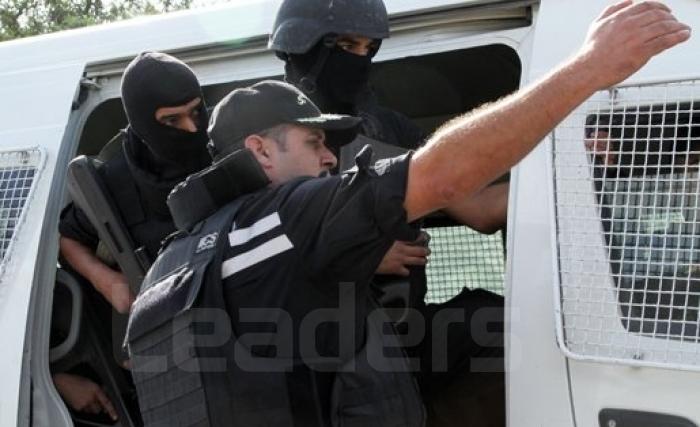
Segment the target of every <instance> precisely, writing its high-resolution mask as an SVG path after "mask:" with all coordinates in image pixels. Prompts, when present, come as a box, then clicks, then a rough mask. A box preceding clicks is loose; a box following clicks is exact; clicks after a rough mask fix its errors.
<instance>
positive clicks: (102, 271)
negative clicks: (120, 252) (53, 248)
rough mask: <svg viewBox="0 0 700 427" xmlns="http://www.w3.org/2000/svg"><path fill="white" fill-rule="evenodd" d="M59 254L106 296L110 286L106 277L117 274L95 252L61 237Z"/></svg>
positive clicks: (74, 241)
mask: <svg viewBox="0 0 700 427" xmlns="http://www.w3.org/2000/svg"><path fill="white" fill-rule="evenodd" d="M60 247H61V254H62V255H63V257H64V258H65V259H66V261H67V262H68V264H70V266H71V267H73V269H74V270H75V271H76V272H78V274H80V275H81V276H83V277H85V278H86V279H87V280H88V281H89V282H90V283H92V285H93V286H94V287H95V289H97V290H98V291H99V292H100V293H101V294H102V295H104V296H107V295H108V293H109V292H110V286H109V284H108V283H107V280H106V279H107V278H109V277H112V276H114V275H115V274H118V272H116V271H115V270H113V269H111V268H110V267H109V266H107V265H106V264H105V263H103V262H102V261H101V260H100V259H99V258H97V256H95V254H94V253H93V252H92V251H91V250H90V248H88V247H87V246H85V245H83V244H82V243H80V242H78V241H76V240H73V239H70V238H68V237H61V240H60Z"/></svg>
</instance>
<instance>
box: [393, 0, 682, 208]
mask: <svg viewBox="0 0 700 427" xmlns="http://www.w3.org/2000/svg"><path fill="white" fill-rule="evenodd" d="M689 37H690V28H689V27H688V26H686V25H684V24H682V23H680V22H678V21H677V20H676V19H675V18H674V17H673V15H672V14H671V11H670V9H669V8H668V7H667V6H666V5H664V4H663V3H660V2H656V1H645V2H641V3H633V2H632V1H631V0H627V1H623V2H620V3H617V4H615V5H613V6H610V7H608V8H607V9H606V10H605V11H604V12H603V13H602V14H601V15H600V17H599V18H598V19H597V20H596V21H595V22H594V23H593V24H592V26H591V28H590V30H589V33H588V36H587V38H586V41H585V43H584V45H583V47H582V48H581V50H580V51H579V52H578V53H577V54H576V55H575V56H574V57H573V58H572V59H570V60H569V61H567V62H566V63H564V64H563V65H561V66H560V67H558V68H557V69H556V70H554V71H553V72H552V73H550V74H549V75H547V76H546V77H544V78H543V79H542V80H540V81H539V82H538V83H535V84H533V85H531V86H530V87H528V88H526V89H524V90H521V91H519V92H518V93H515V94H513V95H511V96H509V97H507V98H505V99H503V100H501V101H499V102H497V103H495V104H492V105H488V106H485V107H483V108H481V109H479V110H477V111H476V112H474V113H470V114H468V115H466V116H463V117H460V118H457V119H455V120H453V121H451V122H449V123H447V124H446V125H445V126H443V127H442V128H441V129H439V130H438V131H437V132H436V133H435V135H433V137H432V138H431V139H430V141H429V142H428V143H427V144H426V145H425V146H424V147H423V148H421V149H420V150H419V151H418V152H417V153H416V154H415V156H414V157H413V159H412V161H411V165H410V168H409V176H408V187H407V190H406V199H405V201H404V207H405V208H406V212H407V214H408V219H409V220H415V219H417V218H420V217H422V216H424V215H426V214H428V213H430V212H433V211H435V210H438V209H443V208H445V207H447V206H451V205H454V204H455V203H457V202H458V201H459V200H460V199H463V198H464V197H467V196H469V195H471V194H474V193H475V192H477V191H479V190H480V189H481V188H483V187H484V186H485V185H486V184H488V183H489V182H491V181H492V180H494V179H495V178H496V177H498V176H500V175H502V174H503V173H505V172H506V171H507V170H508V169H509V168H510V167H512V166H513V165H514V164H515V163H517V162H518V161H519V160H520V159H522V158H523V157H525V155H527V153H529V152H530V151H531V150H532V149H533V148H534V147H535V146H536V145H537V144H538V143H539V141H541V140H542V138H544V136H545V135H546V134H547V133H549V132H550V131H551V130H552V129H553V128H554V126H556V125H557V123H559V122H560V121H561V120H563V119H564V118H565V117H566V116H567V115H568V114H569V113H570V112H571V111H572V110H573V109H574V108H576V107H577V106H578V105H579V104H581V103H582V102H584V101H585V100H586V99H587V98H588V97H590V96H591V95H592V94H593V93H594V92H595V91H596V90H600V89H604V88H607V87H610V86H612V85H614V84H617V83H619V82H620V81H622V80H624V79H625V78H627V77H628V76H630V75H631V74H633V73H634V72H636V71H637V70H639V69H640V68H641V67H642V66H643V65H644V64H646V63H647V62H648V61H649V60H650V59H651V58H652V57H653V56H655V55H657V54H658V53H660V52H663V51H664V50H666V49H669V48H671V47H673V46H675V45H677V44H679V43H681V42H683V41H685V40H687V39H688V38H689Z"/></svg>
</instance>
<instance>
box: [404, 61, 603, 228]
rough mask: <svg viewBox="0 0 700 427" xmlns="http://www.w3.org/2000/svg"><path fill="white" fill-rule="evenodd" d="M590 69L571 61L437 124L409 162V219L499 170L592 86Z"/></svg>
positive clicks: (454, 199)
mask: <svg viewBox="0 0 700 427" xmlns="http://www.w3.org/2000/svg"><path fill="white" fill-rule="evenodd" d="M590 74H591V73H589V72H587V71H586V68H585V67H584V66H582V65H581V64H579V63H577V62H575V61H571V62H570V63H568V64H566V65H565V66H563V67H560V68H559V69H558V70H557V71H555V72H553V73H552V74H550V75H548V76H547V77H545V78H544V79H542V80H541V81H540V82H539V83H537V84H534V85H532V86H531V87H529V88H527V89H525V90H523V91H521V92H518V93H516V94H513V95H511V96H509V97H507V98H505V99H503V100H501V101H499V102H497V103H495V104H491V105H488V106H485V107H483V108H481V109H479V110H478V111H476V112H474V113H470V114H468V115H466V116H463V117H461V118H458V119H455V120H453V121H452V122H450V123H448V124H447V125H445V126H444V127H442V128H441V129H439V130H438V131H437V132H436V133H435V135H433V137H432V138H431V139H430V141H429V142H428V144H426V146H425V147H423V148H422V149H420V150H419V151H418V152H417V153H416V154H415V156H414V158H413V161H412V162H411V165H410V168H409V178H408V180H409V184H408V189H409V191H408V194H407V196H406V203H405V207H406V210H407V212H408V215H409V219H410V220H413V219H416V218H419V217H421V216H423V215H425V214H428V213H430V212H432V211H434V210H437V209H442V208H446V207H448V206H451V205H456V204H459V203H460V200H463V199H464V198H466V197H469V196H471V195H473V194H474V193H476V192H477V191H479V190H480V189H481V188H483V186H485V185H486V184H488V183H489V182H491V181H493V180H494V179H496V178H497V177H499V176H500V175H502V174H504V173H505V172H506V171H507V170H508V169H510V168H511V167H512V166H513V165H514V164H515V163H516V162H517V161H519V160H520V159H521V158H523V157H524V156H525V155H526V154H527V153H528V152H529V151H531V150H532V149H533V148H534V147H535V145H537V143H539V141H540V140H542V138H543V137H544V136H545V135H546V134H547V133H548V132H549V131H550V130H551V129H552V128H553V127H554V126H555V125H556V124H557V123H558V122H560V121H561V120H562V119H563V118H564V117H566V115H568V114H569V113H570V112H571V111H572V110H573V109H574V108H575V107H576V106H577V105H578V104H580V103H581V102H583V101H584V100H585V99H587V98H588V97H589V96H590V95H591V94H592V93H593V92H594V91H595V88H596V86H595V83H594V82H593V81H592V80H591V79H590V78H589V77H588V76H589V75H590ZM414 189H415V190H416V191H413V192H412V190H414Z"/></svg>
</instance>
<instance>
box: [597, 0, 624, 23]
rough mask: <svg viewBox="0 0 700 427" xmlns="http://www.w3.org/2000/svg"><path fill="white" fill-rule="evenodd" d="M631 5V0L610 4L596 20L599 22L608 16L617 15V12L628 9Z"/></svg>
mask: <svg viewBox="0 0 700 427" xmlns="http://www.w3.org/2000/svg"><path fill="white" fill-rule="evenodd" d="M631 4H632V0H625V1H621V2H619V3H615V4H612V5H610V6H608V7H606V8H605V10H603V13H601V14H600V16H599V17H598V19H597V20H598V21H599V20H601V19H605V18H607V17H608V16H611V15H613V14H614V13H617V12H618V11H620V10H622V9H624V8H626V7H629V6H630V5H631Z"/></svg>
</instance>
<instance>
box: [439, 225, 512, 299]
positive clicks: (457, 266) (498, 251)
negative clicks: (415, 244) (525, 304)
mask: <svg viewBox="0 0 700 427" xmlns="http://www.w3.org/2000/svg"><path fill="white" fill-rule="evenodd" d="M428 233H430V236H431V239H430V249H431V251H432V254H431V255H430V263H429V264H428V267H427V275H428V293H427V295H426V298H425V299H426V302H428V303H440V302H444V301H447V300H448V299H450V298H452V297H453V296H455V295H457V294H458V293H459V292H460V291H461V290H462V289H463V288H464V287H467V288H470V289H475V288H482V289H487V290H489V291H492V292H496V293H498V294H501V295H502V294H503V273H504V263H503V256H504V252H503V240H502V236H501V233H500V232H498V233H496V234H492V235H485V234H481V233H478V232H476V231H474V230H472V229H470V228H468V227H464V226H458V227H440V228H431V229H429V230H428Z"/></svg>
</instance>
